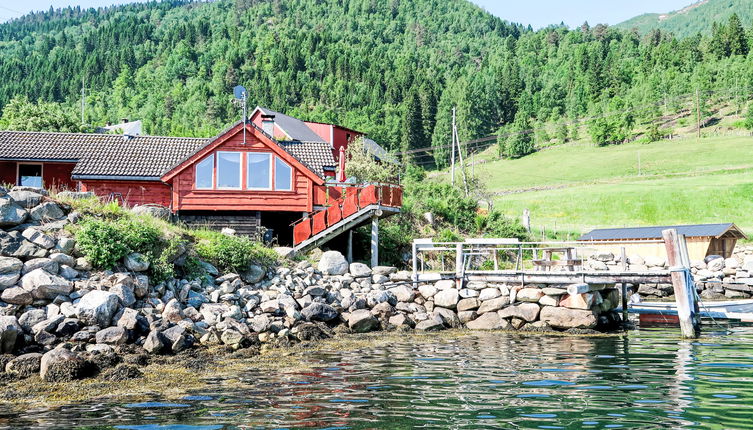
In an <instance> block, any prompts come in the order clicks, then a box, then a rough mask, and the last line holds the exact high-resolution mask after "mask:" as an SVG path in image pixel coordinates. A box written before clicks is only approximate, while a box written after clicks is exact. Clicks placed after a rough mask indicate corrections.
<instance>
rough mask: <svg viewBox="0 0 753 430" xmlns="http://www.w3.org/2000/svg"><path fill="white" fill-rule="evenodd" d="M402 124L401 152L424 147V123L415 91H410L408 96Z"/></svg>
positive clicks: (419, 101)
mask: <svg viewBox="0 0 753 430" xmlns="http://www.w3.org/2000/svg"><path fill="white" fill-rule="evenodd" d="M403 124H404V126H403V131H404V135H403V145H404V147H403V150H404V151H408V150H411V149H417V148H423V147H425V146H426V137H425V135H424V122H423V117H422V115H421V100H420V99H419V97H418V93H416V92H415V91H412V92H411V94H410V96H408V100H407V105H406V107H405V115H404V117H403Z"/></svg>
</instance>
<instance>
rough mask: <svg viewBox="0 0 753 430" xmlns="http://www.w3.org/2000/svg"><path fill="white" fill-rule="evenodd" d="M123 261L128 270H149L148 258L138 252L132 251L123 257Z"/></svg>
mask: <svg viewBox="0 0 753 430" xmlns="http://www.w3.org/2000/svg"><path fill="white" fill-rule="evenodd" d="M123 263H124V264H125V267H126V268H127V269H128V270H132V271H134V272H146V271H147V270H149V260H147V259H146V257H145V256H144V255H142V254H139V253H138V252H133V253H131V254H128V255H126V256H125V257H124V258H123Z"/></svg>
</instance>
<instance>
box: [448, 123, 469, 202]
mask: <svg viewBox="0 0 753 430" xmlns="http://www.w3.org/2000/svg"><path fill="white" fill-rule="evenodd" d="M453 113H454V109H453ZM454 118H455V115H453V119H454ZM452 134H453V135H454V136H455V142H457V145H458V157H459V158H460V173H462V174H463V190H464V191H465V195H466V197H467V196H468V181H467V179H466V177H465V164H463V150H462V149H461V148H460V137H459V136H458V126H457V124H456V123H455V121H453V125H452ZM453 172H454V170H453Z"/></svg>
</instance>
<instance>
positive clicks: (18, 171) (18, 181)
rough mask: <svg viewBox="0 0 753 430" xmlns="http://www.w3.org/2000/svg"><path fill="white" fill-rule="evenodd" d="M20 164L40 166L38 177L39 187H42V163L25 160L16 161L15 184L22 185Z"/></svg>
mask: <svg viewBox="0 0 753 430" xmlns="http://www.w3.org/2000/svg"><path fill="white" fill-rule="evenodd" d="M22 164H23V165H25V166H42V167H41V168H40V169H39V171H40V176H39V179H40V182H41V183H42V185H41V187H42V188H44V163H34V162H31V163H27V162H25V161H19V162H17V163H16V185H18V186H23V185H21V165H22Z"/></svg>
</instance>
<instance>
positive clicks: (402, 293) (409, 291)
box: [389, 285, 416, 302]
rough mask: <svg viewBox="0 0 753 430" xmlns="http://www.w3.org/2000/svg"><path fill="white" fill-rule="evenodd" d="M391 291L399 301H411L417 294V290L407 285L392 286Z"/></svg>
mask: <svg viewBox="0 0 753 430" xmlns="http://www.w3.org/2000/svg"><path fill="white" fill-rule="evenodd" d="M389 291H390V292H391V293H392V294H394V295H395V298H397V301H398V302H410V301H413V298H414V297H415V296H416V292H415V290H414V289H413V288H411V287H409V286H407V285H400V286H397V287H395V288H390V290H389Z"/></svg>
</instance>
